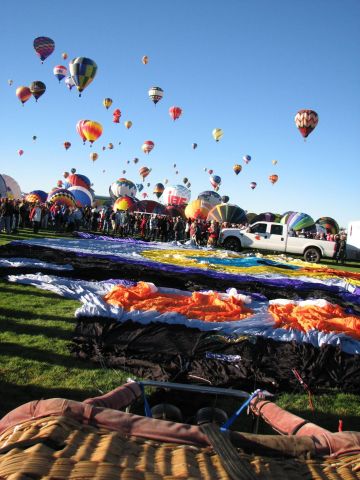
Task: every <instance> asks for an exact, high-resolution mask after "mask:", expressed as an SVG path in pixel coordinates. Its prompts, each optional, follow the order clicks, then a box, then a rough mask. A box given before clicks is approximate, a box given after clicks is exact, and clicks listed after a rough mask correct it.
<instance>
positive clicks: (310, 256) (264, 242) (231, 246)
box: [219, 222, 335, 262]
mask: <svg viewBox="0 0 360 480" xmlns="http://www.w3.org/2000/svg"><path fill="white" fill-rule="evenodd" d="M292 234H293V232H292V231H289V230H288V226H287V225H283V224H281V223H275V222H257V223H254V224H253V225H251V226H250V227H248V228H245V229H241V230H240V229H239V228H223V229H222V230H221V232H220V238H219V244H220V245H221V246H223V247H224V248H226V249H228V250H234V251H237V252H239V251H240V250H242V249H246V248H254V249H258V250H268V251H271V252H281V253H293V254H297V255H303V257H304V260H306V261H307V262H319V261H320V259H321V258H322V257H330V258H332V257H333V256H334V251H335V242H329V241H326V240H315V239H313V238H301V237H297V236H292Z"/></svg>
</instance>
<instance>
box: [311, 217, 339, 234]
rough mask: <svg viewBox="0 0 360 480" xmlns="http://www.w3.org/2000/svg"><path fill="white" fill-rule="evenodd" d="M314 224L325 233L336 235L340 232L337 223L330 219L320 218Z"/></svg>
mask: <svg viewBox="0 0 360 480" xmlns="http://www.w3.org/2000/svg"><path fill="white" fill-rule="evenodd" d="M315 224H316V225H321V226H322V227H323V228H324V229H325V230H326V233H332V234H337V233H339V231H340V229H339V225H338V223H337V221H336V220H334V219H333V218H331V217H320V218H318V219H317V220H316V222H315Z"/></svg>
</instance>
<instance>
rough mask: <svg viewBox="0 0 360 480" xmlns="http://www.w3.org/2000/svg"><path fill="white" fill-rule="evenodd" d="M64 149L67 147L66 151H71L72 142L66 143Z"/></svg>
mask: <svg viewBox="0 0 360 480" xmlns="http://www.w3.org/2000/svg"><path fill="white" fill-rule="evenodd" d="M64 147H65V150H69V148H70V147H71V143H70V142H64Z"/></svg>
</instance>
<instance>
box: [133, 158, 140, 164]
mask: <svg viewBox="0 0 360 480" xmlns="http://www.w3.org/2000/svg"><path fill="white" fill-rule="evenodd" d="M138 161H139V159H138V158H136V157H135V158H134V160H133V162H134V163H135V165H136V164H137V163H138Z"/></svg>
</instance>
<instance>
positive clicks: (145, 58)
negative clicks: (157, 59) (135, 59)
mask: <svg viewBox="0 0 360 480" xmlns="http://www.w3.org/2000/svg"><path fill="white" fill-rule="evenodd" d="M141 61H142V63H143V64H144V65H146V64H147V63H148V62H149V57H148V56H147V55H144V56H143V57H142V59H141Z"/></svg>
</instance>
